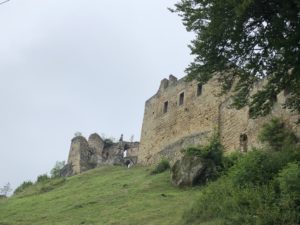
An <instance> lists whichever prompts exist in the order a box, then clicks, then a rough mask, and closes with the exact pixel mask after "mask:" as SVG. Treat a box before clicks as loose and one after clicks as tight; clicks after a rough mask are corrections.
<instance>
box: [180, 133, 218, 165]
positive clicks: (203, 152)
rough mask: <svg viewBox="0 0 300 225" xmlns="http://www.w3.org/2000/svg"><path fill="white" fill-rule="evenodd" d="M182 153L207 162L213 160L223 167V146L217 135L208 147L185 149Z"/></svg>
mask: <svg viewBox="0 0 300 225" xmlns="http://www.w3.org/2000/svg"><path fill="white" fill-rule="evenodd" d="M182 153H183V154H184V155H188V156H198V157H201V158H203V159H205V160H211V161H213V162H214V164H215V165H216V166H221V165H222V161H223V146H222V145H221V143H220V141H219V136H218V135H217V134H214V135H213V136H212V138H211V139H210V142H209V144H208V145H205V146H197V147H189V148H187V149H183V150H182Z"/></svg>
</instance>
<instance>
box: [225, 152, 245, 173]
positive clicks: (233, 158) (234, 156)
mask: <svg viewBox="0 0 300 225" xmlns="http://www.w3.org/2000/svg"><path fill="white" fill-rule="evenodd" d="M243 156H244V154H243V153H241V152H239V151H236V152H232V153H230V154H229V155H226V156H224V157H223V167H224V171H228V170H229V169H230V168H231V167H233V166H234V165H235V164H237V162H238V161H239V160H240V159H241V158H242V157H243Z"/></svg>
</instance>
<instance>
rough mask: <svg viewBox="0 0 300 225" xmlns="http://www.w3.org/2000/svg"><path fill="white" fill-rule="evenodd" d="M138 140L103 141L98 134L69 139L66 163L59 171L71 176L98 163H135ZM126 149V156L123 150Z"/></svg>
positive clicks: (63, 174)
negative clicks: (69, 145) (69, 144)
mask: <svg viewBox="0 0 300 225" xmlns="http://www.w3.org/2000/svg"><path fill="white" fill-rule="evenodd" d="M138 149H139V142H126V141H123V138H122V139H120V141H119V142H118V143H109V144H107V143H105V142H104V141H103V140H102V138H101V137H100V136H99V135H98V134H96V133H95V134H92V135H90V137H89V138H88V140H86V138H85V137H83V136H77V137H74V138H73V139H72V141H71V147H70V151H69V157H68V163H67V165H66V166H65V167H64V168H63V170H62V171H61V173H62V176H72V175H75V174H79V173H82V172H84V171H87V170H90V169H93V168H95V167H96V166H99V165H132V164H136V163H137V154H138ZM125 151H126V156H124V152H125Z"/></svg>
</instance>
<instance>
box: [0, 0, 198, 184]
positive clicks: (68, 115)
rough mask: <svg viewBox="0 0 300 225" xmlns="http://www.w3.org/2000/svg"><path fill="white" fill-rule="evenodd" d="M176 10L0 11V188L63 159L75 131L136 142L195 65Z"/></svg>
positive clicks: (134, 1) (83, 7) (129, 4)
mask: <svg viewBox="0 0 300 225" xmlns="http://www.w3.org/2000/svg"><path fill="white" fill-rule="evenodd" d="M176 2H177V0H151V1H150V0H148V1H146V0H128V1H123V0H116V1H112V0H88V1H83V0H63V1H62V0H43V1H41V0H11V1H10V2H8V3H6V4H3V5H0V153H1V154H0V187H1V186H3V185H4V184H6V183H7V182H10V183H11V185H12V187H13V188H15V187H16V186H18V185H19V184H20V183H21V182H23V181H25V180H32V181H34V180H35V179H36V177H37V176H38V175H40V174H43V173H46V172H49V171H50V169H51V168H52V167H53V166H54V164H55V162H56V161H62V160H67V157H68V152H69V147H70V141H71V138H72V137H73V136H74V133H75V132H76V131H80V132H82V133H83V135H84V136H88V135H89V134H91V133H93V132H97V133H99V134H102V133H105V134H106V135H107V136H113V137H116V138H117V139H118V138H119V137H120V134H121V133H123V134H124V138H125V139H127V140H128V139H130V136H131V135H134V136H135V140H137V141H139V138H140V130H141V126H142V119H143V112H144V103H145V101H146V100H147V99H148V98H150V97H151V96H152V95H153V94H155V92H156V91H157V90H158V87H159V84H160V80H161V79H163V78H164V77H168V75H169V74H174V75H175V76H177V77H179V78H180V77H182V76H183V75H184V73H183V71H184V68H185V67H186V66H187V65H188V64H189V62H191V61H192V57H191V56H190V55H189V52H190V50H189V48H188V47H187V45H188V44H189V42H190V40H191V39H192V38H193V35H192V34H190V33H187V32H186V31H185V28H184V26H183V25H182V23H181V20H180V18H179V17H178V16H177V15H176V14H172V13H170V12H169V11H168V10H167V7H172V6H173V5H174V4H175V3H176Z"/></svg>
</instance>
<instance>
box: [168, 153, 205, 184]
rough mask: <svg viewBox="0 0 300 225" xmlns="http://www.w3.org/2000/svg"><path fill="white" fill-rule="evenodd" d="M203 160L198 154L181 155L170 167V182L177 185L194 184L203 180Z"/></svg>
mask: <svg viewBox="0 0 300 225" xmlns="http://www.w3.org/2000/svg"><path fill="white" fill-rule="evenodd" d="M206 168H207V167H206V163H205V161H204V160H203V159H202V158H200V157H198V156H183V158H182V159H181V160H177V161H176V163H175V164H174V165H173V167H172V168H171V180H172V183H173V184H174V185H176V186H179V187H184V186H194V185H197V184H200V183H201V182H203V176H204V175H205V170H206Z"/></svg>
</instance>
